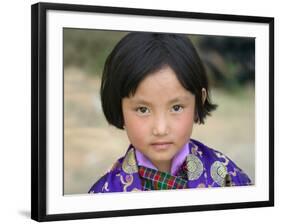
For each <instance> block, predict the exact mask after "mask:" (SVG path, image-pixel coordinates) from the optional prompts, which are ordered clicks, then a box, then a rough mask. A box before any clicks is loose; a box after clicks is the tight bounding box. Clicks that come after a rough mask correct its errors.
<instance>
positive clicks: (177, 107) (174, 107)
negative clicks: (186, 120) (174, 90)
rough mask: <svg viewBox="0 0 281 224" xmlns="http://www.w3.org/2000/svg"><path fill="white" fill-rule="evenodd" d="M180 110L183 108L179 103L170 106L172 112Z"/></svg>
mask: <svg viewBox="0 0 281 224" xmlns="http://www.w3.org/2000/svg"><path fill="white" fill-rule="evenodd" d="M182 110H183V106H181V105H174V106H173V107H172V112H176V113H179V112H181V111H182Z"/></svg>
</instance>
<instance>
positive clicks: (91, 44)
mask: <svg viewBox="0 0 281 224" xmlns="http://www.w3.org/2000/svg"><path fill="white" fill-rule="evenodd" d="M31 13H32V15H31V20H32V21H31V22H32V35H31V36H32V40H31V41H32V49H31V57H32V64H31V68H32V69H31V73H32V74H31V78H32V79H31V81H32V85H31V86H32V89H31V93H32V94H31V96H32V99H31V101H32V108H31V111H32V114H31V117H32V119H31V120H32V124H31V127H32V133H31V134H32V155H31V161H32V164H31V174H32V176H31V177H32V180H31V181H32V182H31V188H32V189H31V192H32V194H31V218H32V219H34V220H37V221H53V220H70V219H84V218H99V217H116V216H132V215H146V214H161V213H177V212H192V211H206V210H222V209H235V208H253V207H266V206H274V18H270V17H257V16H249V15H225V14H212V13H196V12H183V11H166V10H152V9H137V8H117V7H103V6H90V5H72V4H56V3H37V4H34V5H32V10H31Z"/></svg>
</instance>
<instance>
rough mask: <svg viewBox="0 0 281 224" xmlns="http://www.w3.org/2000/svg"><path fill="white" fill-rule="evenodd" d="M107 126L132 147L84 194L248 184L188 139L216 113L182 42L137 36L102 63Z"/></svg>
mask: <svg viewBox="0 0 281 224" xmlns="http://www.w3.org/2000/svg"><path fill="white" fill-rule="evenodd" d="M101 101H102V108H103V112H104V114H105V117H106V119H107V121H108V122H109V123H110V124H111V125H114V126H115V127H117V128H119V129H125V131H126V132H127V135H128V138H129V140H130V142H131V145H130V146H129V147H128V150H127V152H126V154H125V155H124V156H123V157H121V158H120V159H119V160H118V161H117V162H116V163H115V164H114V165H113V167H112V169H111V170H110V171H109V172H108V173H106V174H105V175H104V176H103V177H101V179H99V180H98V181H97V182H96V183H95V184H94V185H93V186H92V187H91V189H90V190H89V193H101V192H128V191H144V190H162V189H183V188H198V187H223V186H241V185H250V184H251V181H250V179H249V177H248V176H247V175H246V174H245V173H244V172H243V171H242V170H241V169H240V168H239V167H237V166H236V165H235V164H234V162H232V161H231V160H230V159H229V158H228V157H226V156H225V155H223V154H222V153H220V152H218V151H216V150H214V149H211V148H209V147H207V146H206V145H204V144H202V143H200V142H198V141H196V140H194V139H191V138H190V136H191V134H192V128H193V124H194V123H199V124H201V123H202V124H203V123H204V120H205V118H206V116H208V115H210V112H211V111H212V110H214V109H215V108H216V105H214V104H212V103H211V101H210V98H209V89H208V82H207V77H206V73H205V70H204V67H203V64H202V62H201V60H200V58H199V56H198V54H197V52H196V50H195V49H194V47H193V45H192V43H191V41H190V40H189V39H188V38H187V37H186V36H184V35H177V34H163V33H143V32H140V33H138V32H135V33H130V34H128V35H127V36H125V37H124V38H123V39H122V40H121V41H120V42H119V43H118V44H117V45H116V47H115V48H114V49H113V51H112V52H111V54H110V55H109V57H108V58H107V60H106V63H105V67H104V72H103V76H102V83H101Z"/></svg>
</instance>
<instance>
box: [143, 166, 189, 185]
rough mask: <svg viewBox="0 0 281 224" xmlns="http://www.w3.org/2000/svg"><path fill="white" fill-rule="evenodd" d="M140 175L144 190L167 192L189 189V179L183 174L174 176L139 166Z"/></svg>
mask: <svg viewBox="0 0 281 224" xmlns="http://www.w3.org/2000/svg"><path fill="white" fill-rule="evenodd" d="M139 175H140V177H141V179H142V185H143V190H167V189H184V188H187V179H183V178H184V177H183V176H182V173H181V172H180V174H179V176H173V175H171V174H169V173H165V172H161V171H158V170H154V169H151V168H147V167H143V166H139Z"/></svg>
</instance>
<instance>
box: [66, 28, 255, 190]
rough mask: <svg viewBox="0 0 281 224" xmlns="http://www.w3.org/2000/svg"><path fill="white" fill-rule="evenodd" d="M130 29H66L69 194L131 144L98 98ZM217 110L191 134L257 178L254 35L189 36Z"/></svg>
mask: <svg viewBox="0 0 281 224" xmlns="http://www.w3.org/2000/svg"><path fill="white" fill-rule="evenodd" d="M126 34H127V32H117V31H101V30H86V29H71V28H64V30H63V41H64V42H63V43H64V194H84V193H87V191H88V190H89V188H90V187H91V185H92V184H93V183H94V182H95V181H96V180H97V179H98V178H99V177H101V176H102V175H103V174H104V173H105V172H106V171H107V170H108V169H110V167H111V166H112V164H113V163H114V162H115V161H116V160H117V159H118V158H119V157H121V156H122V155H123V154H124V153H125V152H126V150H127V147H128V145H129V142H128V139H127V136H126V133H125V132H124V131H121V130H118V129H116V128H114V127H112V126H109V125H108V124H107V122H106V120H105V118H104V116H103V113H102V109H101V103H100V98H99V88H100V77H101V73H102V70H103V65H104V62H105V60H106V57H107V56H108V55H109V53H110V52H111V50H112V49H113V47H114V46H115V45H116V43H117V42H118V41H119V40H120V39H121V38H122V37H123V36H125V35H126ZM188 37H189V38H190V39H191V41H192V42H193V43H194V45H195V47H196V49H197V50H198V53H199V55H200V57H201V58H202V60H203V62H204V65H205V67H206V70H207V74H208V78H209V81H210V85H211V98H212V100H213V102H214V103H216V104H218V109H217V110H216V111H214V112H213V114H212V116H211V117H208V118H207V120H206V123H205V124H204V125H195V126H194V129H193V134H192V138H195V139H198V140H200V141H202V142H204V143H205V144H206V145H208V146H210V147H213V148H215V149H217V150H219V151H221V152H223V153H225V154H226V155H227V156H229V157H230V158H231V159H232V160H233V161H234V162H235V163H236V164H237V165H238V166H239V167H240V168H242V169H243V170H244V171H245V172H246V173H247V174H248V175H249V176H250V178H251V179H252V181H253V182H254V181H255V89H254V80H255V40H254V38H245V37H243V38H242V37H225V36H207V35H188Z"/></svg>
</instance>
